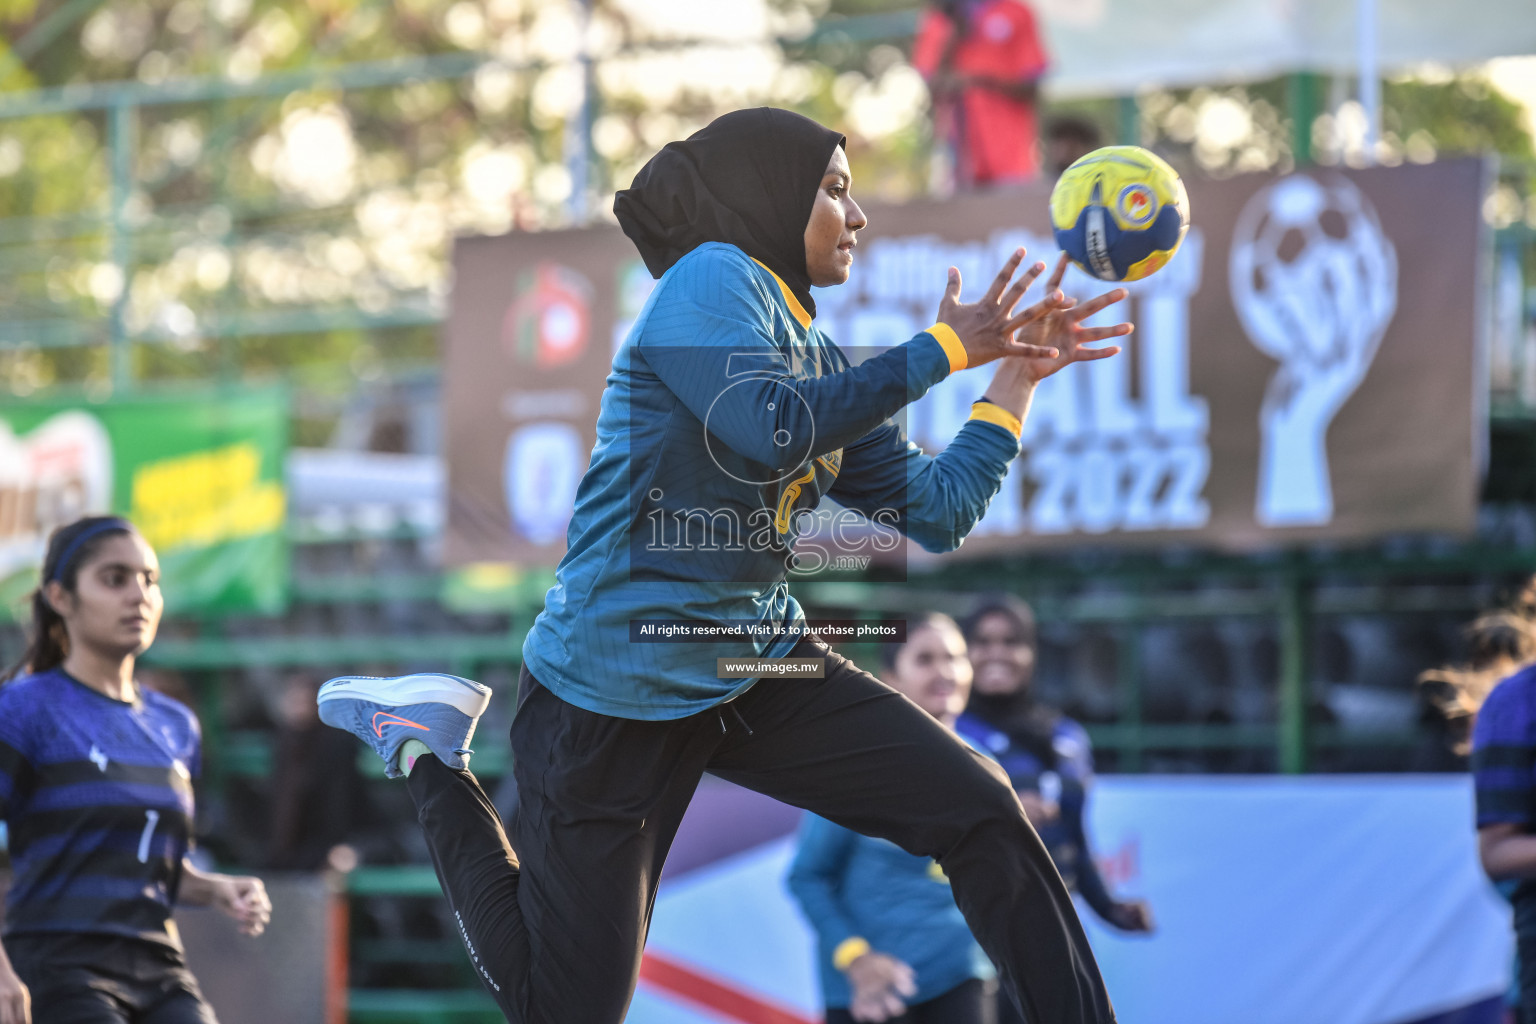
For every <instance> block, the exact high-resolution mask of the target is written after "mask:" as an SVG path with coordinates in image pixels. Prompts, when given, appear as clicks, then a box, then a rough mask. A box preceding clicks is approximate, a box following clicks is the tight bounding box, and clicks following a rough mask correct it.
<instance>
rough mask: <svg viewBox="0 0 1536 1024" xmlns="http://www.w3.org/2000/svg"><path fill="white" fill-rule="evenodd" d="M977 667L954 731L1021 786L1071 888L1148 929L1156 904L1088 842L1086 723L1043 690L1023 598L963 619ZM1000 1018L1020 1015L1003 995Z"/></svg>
mask: <svg viewBox="0 0 1536 1024" xmlns="http://www.w3.org/2000/svg"><path fill="white" fill-rule="evenodd" d="M964 626H965V640H966V644H967V649H968V650H969V652H970V659H971V665H972V667H973V668H974V670H975V676H974V681H973V684H972V689H971V700H970V704H969V705H968V706H967V708H966V710H965V714H963V715H961V716H960V720H959V722H958V724H957V725H956V731H958V732H959V733H960V735H961V736H964V737H965V738H966V739H968V740H970V741H971V742H972V743H974V744H976V745H977V746H978V747H980V748H981V749H983V750H985V751H987V752H988V753H990V754H991V755H992V756H993V757H995V758H997V760H998V763H999V764H1001V765H1002V767H1003V770H1004V771H1005V772H1007V773H1008V780H1009V781H1010V782H1011V783H1012V784H1013V788H1014V790H1015V791H1016V792H1017V793H1018V794H1019V800H1020V802H1021V803H1022V804H1023V805H1024V808H1025V811H1026V812H1027V813H1028V814H1029V819H1030V821H1031V822H1032V823H1033V824H1034V826H1035V830H1036V831H1037V832H1038V833H1039V834H1040V839H1041V841H1042V842H1044V843H1045V847H1046V849H1047V850H1049V851H1050V853H1051V860H1052V861H1053V862H1054V863H1055V865H1056V868H1057V870H1058V871H1060V872H1061V877H1062V880H1063V881H1064V882H1065V883H1066V885H1067V888H1068V889H1070V890H1072V891H1074V892H1077V893H1079V894H1081V895H1082V897H1083V900H1084V902H1086V903H1087V904H1088V906H1089V907H1090V908H1092V910H1093V912H1094V913H1095V914H1097V915H1098V916H1099V917H1100V918H1102V919H1103V920H1104V921H1105V922H1107V923H1108V924H1111V925H1113V926H1114V927H1116V928H1119V929H1122V930H1124V931H1128V932H1150V931H1151V930H1152V927H1153V926H1152V912H1151V910H1150V909H1149V908H1148V906H1147V904H1146V903H1144V902H1142V901H1141V900H1117V899H1115V897H1114V895H1113V894H1112V893H1111V892H1110V891H1109V887H1108V886H1107V885H1105V883H1104V877H1103V876H1102V875H1101V874H1100V873H1099V868H1098V865H1097V864H1096V863H1095V862H1094V859H1093V850H1092V849H1091V847H1090V846H1089V844H1088V832H1087V827H1086V824H1085V822H1086V818H1087V814H1088V794H1089V791H1090V789H1091V788H1092V783H1093V748H1092V746H1091V744H1090V743H1089V741H1088V732H1087V730H1085V729H1084V728H1083V727H1082V726H1081V725H1079V724H1078V723H1077V722H1074V721H1073V720H1072V719H1070V718H1068V717H1067V716H1066V715H1064V714H1062V713H1061V711H1059V710H1058V709H1056V708H1053V707H1051V706H1050V705H1048V704H1044V703H1042V702H1040V701H1039V700H1037V699H1036V697H1035V693H1034V686H1033V683H1034V675H1035V647H1036V643H1035V639H1036V638H1035V616H1034V612H1033V611H1031V610H1030V607H1029V605H1027V604H1025V603H1024V602H1023V601H1021V600H1019V599H1018V598H1015V597H1012V596H1009V595H1000V596H998V597H994V598H988V599H986V600H984V601H983V602H982V603H981V604H980V605H978V606H977V607H976V608H975V609H974V610H973V611H972V612H971V614H970V615H969V616H968V617H967V618H966V619H965V623H964ZM997 1017H998V1022H999V1024H1013V1022H1016V1021H1019V1019H1020V1018H1019V1017H1018V1014H1017V1011H1016V1010H1015V1009H1014V1008H1013V1007H1012V1006H1010V1005H1008V1004H1007V1002H1006V1001H1005V1000H999V1001H998V1012H997Z"/></svg>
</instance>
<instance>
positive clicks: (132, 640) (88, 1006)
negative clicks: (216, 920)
mask: <svg viewBox="0 0 1536 1024" xmlns="http://www.w3.org/2000/svg"><path fill="white" fill-rule="evenodd" d="M163 607H164V599H163V598H162V597H161V595H160V565H159V561H158V559H156V557H155V552H154V549H153V548H151V547H150V546H149V544H148V542H146V541H145V540H144V538H143V537H142V536H140V535H139V533H138V531H137V530H135V529H134V528H133V525H132V524H131V523H129V522H128V521H127V520H124V519H118V518H115V517H107V516H99V517H91V518H87V519H81V520H79V521H78V522H75V523H72V524H70V525H69V526H65V527H61V528H59V529H58V530H55V531H54V532H53V535H52V536H51V537H50V538H49V542H48V551H47V555H46V557H45V559H44V562H43V570H42V580H41V582H40V584H39V586H38V588H37V590H36V591H35V592H34V593H33V595H32V623H31V637H30V643H29V646H28V647H27V650H26V653H25V654H24V655H23V657H22V659H21V662H20V663H19V664H18V665H17V666H16V667H15V668H14V669H13V670H12V672H11V678H10V679H9V680H8V681H7V682H6V684H5V685H4V686H0V816H3V818H4V820H5V822H6V825H7V829H8V837H9V847H10V854H11V865H12V869H13V876H14V877H13V881H12V883H11V889H10V892H9V894H8V897H7V901H6V908H5V909H6V927H5V942H4V947H5V948H4V952H3V953H0V1024H31V1022H33V1021H36V1022H38V1024H213V1022H214V1021H215V1018H214V1014H213V1011H212V1009H210V1008H209V1006H208V1004H207V1002H206V1001H205V1000H204V999H203V996H202V993H201V992H200V991H199V990H198V986H197V982H196V980H195V979H194V978H193V977H192V974H191V972H190V971H188V970H187V964H186V958H185V957H184V956H183V953H182V948H181V942H180V939H179V938H178V937H177V934H176V926H175V922H173V921H172V920H171V916H170V915H171V907H172V906H173V905H174V904H176V903H178V902H179V903H182V904H188V905H191V906H213V907H217V908H218V909H219V910H221V911H223V912H224V913H226V914H228V915H229V916H230V917H232V918H234V919H235V920H236V921H237V922H238V923H239V926H240V928H241V930H242V931H244V932H245V933H246V934H248V935H258V934H260V933H261V931H262V930H263V929H264V928H265V927H266V924H267V920H268V919H269V917H270V916H271V911H272V905H271V903H270V902H269V901H268V899H267V894H266V890H265V889H264V887H263V886H262V884H261V880H260V879H257V878H250V877H240V876H235V875H218V874H206V873H204V872H202V871H199V870H198V869H197V868H195V867H194V866H193V865H192V862H191V861H190V860H188V859H187V858H186V852H187V847H188V843H189V839H190V835H191V824H192V822H191V817H192V777H193V776H194V775H195V774H196V772H197V770H198V763H199V734H198V728H197V720H196V718H195V717H194V716H193V715H192V712H191V711H190V710H188V709H187V708H186V707H185V706H184V705H182V704H179V703H177V702H176V701H174V700H171V699H170V698H169V697H165V696H162V695H161V694H158V693H154V692H153V691H149V690H145V689H144V688H143V687H141V686H140V685H139V684H138V683H137V682H136V681H135V680H134V676H133V671H134V664H135V661H136V659H137V658H138V656H139V655H140V654H143V653H144V651H145V650H147V649H148V647H149V645H150V644H151V643H153V642H154V639H155V631H156V630H157V629H158V628H159V625H160V613H161V611H162V609H163Z"/></svg>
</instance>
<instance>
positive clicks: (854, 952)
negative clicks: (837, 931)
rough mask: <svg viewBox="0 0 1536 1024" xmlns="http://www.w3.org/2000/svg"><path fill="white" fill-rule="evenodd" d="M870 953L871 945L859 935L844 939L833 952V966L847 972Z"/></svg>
mask: <svg viewBox="0 0 1536 1024" xmlns="http://www.w3.org/2000/svg"><path fill="white" fill-rule="evenodd" d="M868 952H869V943H868V942H866V941H865V940H863V939H861V938H859V937H858V936H857V935H855V936H854V937H853V938H851V939H844V940H843V941H842V942H839V943H838V944H837V948H836V949H834V950H833V951H832V966H833V967H836V968H837V969H838V970H840V971H846V970H847V969H848V968H849V967H851V966H852V965H853V962H854V961H855V960H857V959H858V958H859V957H861V956H863V955H864V954H865V953H868Z"/></svg>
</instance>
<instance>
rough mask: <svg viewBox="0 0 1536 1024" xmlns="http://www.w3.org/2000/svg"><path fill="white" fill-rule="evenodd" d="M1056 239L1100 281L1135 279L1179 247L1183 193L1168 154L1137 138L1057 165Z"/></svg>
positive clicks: (1184, 226) (1185, 207)
mask: <svg viewBox="0 0 1536 1024" xmlns="http://www.w3.org/2000/svg"><path fill="white" fill-rule="evenodd" d="M1051 227H1052V229H1053V230H1054V231H1055V232H1056V244H1057V245H1059V246H1061V249H1062V251H1063V252H1065V253H1066V254H1067V256H1068V257H1070V258H1071V260H1072V262H1073V263H1076V264H1077V265H1078V266H1079V267H1081V268H1082V269H1083V270H1084V271H1085V272H1087V273H1088V274H1090V275H1092V276H1093V277H1096V278H1098V279H1099V280H1101V281H1139V280H1141V279H1142V278H1144V277H1147V276H1149V275H1151V274H1154V273H1156V272H1157V271H1158V270H1160V269H1162V267H1163V266H1164V265H1165V264H1167V262H1168V261H1169V260H1170V259H1172V258H1173V254H1174V253H1176V252H1178V250H1179V243H1180V242H1182V241H1184V233H1185V232H1186V231H1188V230H1189V196H1188V194H1187V193H1185V191H1184V182H1182V181H1180V180H1179V175H1178V173H1177V172H1176V171H1174V169H1173V168H1172V167H1169V166H1168V163H1167V161H1165V160H1163V158H1162V157H1160V156H1158V155H1157V154H1155V153H1151V152H1148V151H1147V150H1145V149H1142V148H1141V147H1140V146H1106V147H1104V148H1103V149H1096V150H1094V151H1093V152H1092V153H1089V154H1088V155H1087V156H1085V157H1081V158H1080V159H1078V160H1077V162H1076V163H1074V164H1073V165H1072V166H1071V167H1068V168H1067V169H1066V170H1065V171H1064V172H1062V175H1061V178H1060V179H1058V180H1057V182H1056V187H1055V188H1054V189H1052V190H1051Z"/></svg>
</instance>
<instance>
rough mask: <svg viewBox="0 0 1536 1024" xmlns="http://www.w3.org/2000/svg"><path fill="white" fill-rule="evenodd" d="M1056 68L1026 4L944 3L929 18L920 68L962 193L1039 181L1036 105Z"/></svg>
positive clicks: (1010, 0)
mask: <svg viewBox="0 0 1536 1024" xmlns="http://www.w3.org/2000/svg"><path fill="white" fill-rule="evenodd" d="M1048 63H1049V62H1048V60H1047V58H1046V54H1045V47H1044V46H1043V45H1042V44H1041V41H1040V34H1039V32H1038V31H1037V30H1036V28H1035V16H1034V14H1033V13H1032V12H1031V11H1030V9H1029V8H1028V7H1027V6H1025V5H1024V4H1023V3H1022V2H1021V0H940V2H939V3H938V4H937V5H936V6H934V7H932V8H930V9H929V10H927V11H925V12H924V13H923V16H922V20H921V21H919V23H918V26H917V38H916V39H915V40H914V42H913V46H912V65H913V67H915V68H917V70H918V72H919V73H920V74H921V75H922V76H923V77H924V78H925V79H927V80H928V85H929V88H930V89H931V90H932V92H933V100H934V129H935V133H936V134H937V135H938V137H939V138H942V139H947V140H948V141H949V142H950V143H951V144H952V145H953V147H954V153H955V181H956V184H957V185H958V186H959V187H961V188H970V187H974V186H977V185H991V184H1001V183H1006V182H1016V181H1025V180H1027V179H1029V178H1033V177H1034V176H1035V175H1036V174H1038V173H1039V171H1040V150H1039V145H1038V143H1037V140H1036V137H1035V136H1036V128H1035V97H1036V92H1037V88H1038V84H1039V81H1040V76H1041V75H1042V74H1044V72H1045V69H1046V66H1047V64H1048Z"/></svg>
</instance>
